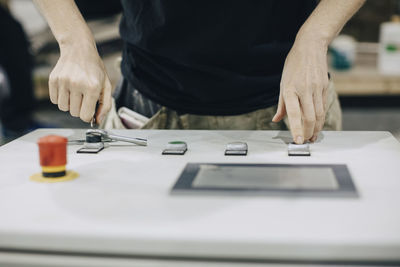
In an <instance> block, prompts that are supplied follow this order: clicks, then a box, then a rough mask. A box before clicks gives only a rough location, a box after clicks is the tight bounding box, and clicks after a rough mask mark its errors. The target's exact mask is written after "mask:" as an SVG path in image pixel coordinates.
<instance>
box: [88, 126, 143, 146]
mask: <svg viewBox="0 0 400 267" xmlns="http://www.w3.org/2000/svg"><path fill="white" fill-rule="evenodd" d="M88 134H91V135H98V136H100V137H101V138H102V139H106V140H111V141H120V142H128V143H133V144H136V145H139V146H147V139H143V138H136V137H128V136H122V135H117V134H112V133H109V132H107V131H106V130H101V129H89V130H87V131H86V135H88Z"/></svg>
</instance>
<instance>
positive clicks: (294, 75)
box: [272, 38, 329, 144]
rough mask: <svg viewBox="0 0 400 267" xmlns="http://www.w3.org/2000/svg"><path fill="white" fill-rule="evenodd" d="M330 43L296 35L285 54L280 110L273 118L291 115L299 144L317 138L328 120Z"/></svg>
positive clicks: (291, 129)
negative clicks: (326, 43) (326, 115)
mask: <svg viewBox="0 0 400 267" xmlns="http://www.w3.org/2000/svg"><path fill="white" fill-rule="evenodd" d="M328 83H329V79H328V66H327V45H325V44H324V43H322V42H318V41H317V40H314V39H312V38H309V39H305V38H304V39H301V38H297V39H296V41H295V43H294V44H293V47H292V49H291V50H290V52H289V54H288V56H287V57H286V61H285V65H284V68H283V73H282V79H281V84H280V87H281V88H280V96H279V103H278V110H277V113H276V114H275V116H274V118H273V119H272V121H274V122H278V121H280V120H282V119H283V118H284V117H285V115H286V114H287V115H288V119H289V126H290V131H291V133H292V136H293V140H294V141H295V142H296V143H297V144H303V143H304V142H305V141H308V140H309V141H311V142H314V141H315V140H316V139H317V137H318V133H319V132H320V131H321V130H322V127H323V125H324V122H325V112H326V97H327V96H326V95H327V94H326V92H327V88H328Z"/></svg>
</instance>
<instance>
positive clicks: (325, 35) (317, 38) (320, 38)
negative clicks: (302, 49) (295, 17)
mask: <svg viewBox="0 0 400 267" xmlns="http://www.w3.org/2000/svg"><path fill="white" fill-rule="evenodd" d="M334 36H335V34H332V33H330V32H329V31H326V30H324V29H323V27H321V28H313V27H309V26H307V25H303V26H302V27H301V28H300V30H299V31H298V33H297V35H296V40H295V41H296V43H304V42H306V43H310V42H312V43H313V44H315V45H319V46H321V47H324V48H326V49H327V48H328V46H329V44H330V42H331V41H332V40H333V38H334Z"/></svg>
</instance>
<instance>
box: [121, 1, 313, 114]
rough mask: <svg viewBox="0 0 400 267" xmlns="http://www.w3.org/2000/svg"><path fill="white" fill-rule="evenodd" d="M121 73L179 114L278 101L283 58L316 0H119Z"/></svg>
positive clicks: (238, 110) (240, 108) (219, 111)
mask: <svg viewBox="0 0 400 267" xmlns="http://www.w3.org/2000/svg"><path fill="white" fill-rule="evenodd" d="M122 3H123V8H124V14H123V19H122V22H121V36H122V38H123V40H124V42H125V49H124V59H123V64H122V71H123V74H124V76H125V77H126V78H127V79H128V80H129V81H130V82H131V83H132V84H133V85H134V86H135V87H137V89H138V90H139V91H141V92H142V93H143V94H145V95H146V96H148V97H149V98H151V99H152V100H154V101H156V102H158V103H160V104H162V105H166V106H168V107H170V108H174V109H176V110H178V111H182V112H189V113H196V114H212V115H227V114H239V113H244V112H249V111H252V110H255V109H258V108H263V107H268V106H271V105H274V104H276V103H277V99H278V95H279V83H280V79H281V72H282V68H283V64H284V61H285V57H286V55H287V53H288V51H289V50H290V48H291V46H292V44H293V41H294V39H295V36H296V33H297V31H298V29H299V28H300V27H301V25H302V24H303V23H304V21H305V20H306V18H307V17H308V15H309V14H310V13H311V11H312V10H313V8H314V6H315V0H302V1H285V0H190V1H188V0H122Z"/></svg>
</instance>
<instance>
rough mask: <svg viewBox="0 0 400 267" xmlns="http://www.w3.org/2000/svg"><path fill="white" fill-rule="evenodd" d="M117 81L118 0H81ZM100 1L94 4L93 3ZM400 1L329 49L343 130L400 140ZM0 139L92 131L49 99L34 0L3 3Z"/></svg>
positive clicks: (50, 42) (373, 4)
mask: <svg viewBox="0 0 400 267" xmlns="http://www.w3.org/2000/svg"><path fill="white" fill-rule="evenodd" d="M76 3H77V4H78V6H79V8H80V10H81V12H82V13H83V15H84V17H85V18H86V20H87V21H88V22H89V26H90V28H91V29H92V31H93V33H94V36H95V38H96V41H97V45H98V49H99V51H100V55H101V56H102V58H103V60H104V62H105V66H106V68H107V71H108V74H109V76H110V79H111V81H112V83H113V86H115V85H116V83H117V82H118V80H119V78H120V75H121V74H120V69H119V62H120V56H121V49H122V42H121V40H120V37H119V32H118V26H119V20H120V11H121V6H120V3H119V1H109V0H97V1H95V2H94V1H89V0H76ZM93 3H95V4H93ZM399 12H400V1H399V0H379V1H367V2H366V4H365V5H364V7H362V9H361V10H360V11H359V12H358V13H357V14H356V15H355V16H354V17H353V18H352V19H351V20H350V21H349V23H348V24H347V25H346V26H345V28H344V29H343V31H342V33H341V35H340V36H339V37H338V38H337V39H335V40H334V42H333V43H332V45H331V47H330V49H329V65H330V73H331V77H332V79H333V80H334V82H335V85H336V89H337V92H338V94H339V96H340V100H341V104H342V107H343V129H344V130H385V131H390V132H392V133H393V134H394V135H395V136H396V138H398V139H399V140H400V17H399V16H398V15H397V16H396V14H399ZM0 25H1V34H2V38H1V41H0V119H1V124H0V133H1V134H0V136H1V137H0V144H3V143H5V142H8V141H10V140H12V139H13V138H16V137H18V136H19V135H21V134H24V133H27V132H29V131H30V130H33V129H36V128H41V127H67V128H88V127H89V125H88V124H86V123H83V122H82V121H80V120H79V119H77V118H73V117H72V116H70V115H69V113H65V112H62V111H59V110H58V108H57V106H55V105H53V104H51V103H50V101H49V95H48V86H47V83H48V77H49V74H50V72H51V70H52V68H53V66H54V65H55V64H56V62H57V59H58V53H59V51H58V46H57V43H56V42H55V39H54V37H53V36H52V34H51V32H50V30H49V28H48V26H47V24H46V22H45V21H44V19H43V18H42V17H41V15H40V14H39V13H38V11H37V10H36V8H35V6H34V5H33V3H32V1H31V0H8V1H7V0H0Z"/></svg>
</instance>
